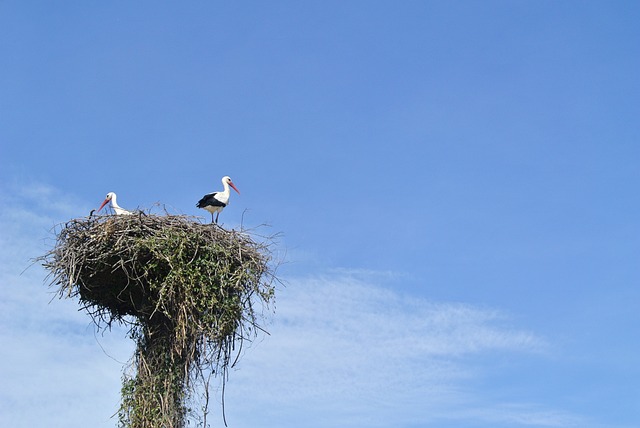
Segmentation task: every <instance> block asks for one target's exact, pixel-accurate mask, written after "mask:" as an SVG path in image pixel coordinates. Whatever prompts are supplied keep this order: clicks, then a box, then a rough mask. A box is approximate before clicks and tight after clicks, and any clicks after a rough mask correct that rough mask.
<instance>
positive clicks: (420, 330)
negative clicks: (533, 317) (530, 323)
mask: <svg viewBox="0 0 640 428" xmlns="http://www.w3.org/2000/svg"><path fill="white" fill-rule="evenodd" d="M359 274H360V273H358V272H356V274H355V275H354V274H353V273H350V272H346V271H342V272H340V273H339V274H333V275H329V276H323V277H306V278H296V279H292V280H290V281H289V283H290V284H289V286H288V287H287V288H286V289H283V290H281V292H280V295H279V298H278V305H277V315H276V317H275V318H274V321H273V324H272V325H271V326H270V332H271V336H269V337H267V338H265V340H264V341H263V342H261V343H259V344H258V345H257V346H254V347H253V348H252V349H251V350H250V351H249V352H247V353H246V355H245V357H244V359H243V360H242V361H241V363H240V369H239V370H238V371H237V372H234V373H232V374H231V379H230V383H229V386H228V390H227V394H228V398H227V414H228V416H229V417H230V418H231V420H233V421H234V423H235V426H238V427H242V426H252V425H255V424H258V423H259V424H260V426H288V425H294V424H297V426H305V427H316V426H318V427H319V426H411V425H413V424H417V425H419V426H424V425H425V424H429V423H434V424H435V425H436V426H444V425H443V423H444V422H445V421H447V420H451V421H454V422H455V421H457V422H456V423H460V422H461V420H466V421H467V422H469V421H472V420H476V421H481V420H485V421H486V420H487V419H489V420H491V422H492V423H494V424H496V426H500V425H501V424H506V425H507V426H514V425H523V426H525V425H534V426H573V425H571V424H570V423H569V422H570V420H571V419H570V418H569V417H568V416H566V415H563V416H562V417H558V413H557V412H555V411H554V410H553V409H550V410H549V411H548V412H545V411H540V410H537V409H536V411H533V410H532V409H531V408H529V407H527V406H524V405H523V406H521V407H517V409H518V410H520V411H516V407H514V406H509V405H508V404H509V403H500V402H497V403H487V401H486V400H484V399H483V398H482V397H481V394H480V392H479V391H474V390H473V388H472V387H470V386H467V384H468V383H473V380H474V379H475V378H476V377H479V376H482V375H483V374H482V373H479V372H478V370H479V369H477V368H474V367H475V366H474V364H473V363H474V359H475V358H482V357H486V356H487V355H491V354H509V353H511V354H513V353H516V354H517V353H520V354H523V353H524V354H542V353H544V351H545V350H546V349H547V347H548V346H549V345H548V344H547V343H546V342H545V340H544V339H543V338H541V337H538V336H537V335H535V334H534V333H532V332H529V331H526V330H525V329H522V328H516V327H513V326H511V325H510V319H509V317H508V316H507V315H505V314H503V313H501V312H500V311H497V310H491V309H485V308H477V307H473V306H470V305H466V304H463V303H436V302H430V301H427V300H424V299H419V298H414V297H412V296H407V295H401V294H399V293H396V292H394V291H392V290H390V289H387V288H384V287H381V286H377V285H375V284H372V283H371V282H370V281H369V279H370V276H369V275H365V278H367V279H366V280H361V279H358V276H359ZM507 407H508V408H509V410H510V411H509V412H505V408H507ZM254 415H255V417H254ZM532 421H533V422H532ZM453 425H455V423H453Z"/></svg>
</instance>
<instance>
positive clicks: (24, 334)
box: [0, 183, 131, 428]
mask: <svg viewBox="0 0 640 428" xmlns="http://www.w3.org/2000/svg"><path fill="white" fill-rule="evenodd" d="M60 194H61V193H60V192H57V191H56V190H55V189H53V188H51V187H50V186H46V185H42V184H37V183H36V184H32V185H21V186H20V185H14V186H12V187H8V186H6V185H4V186H0V196H1V198H2V200H3V201H4V202H5V203H6V205H5V206H4V208H3V210H2V211H1V212H0V284H1V285H2V291H3V298H2V299H0V343H2V346H1V347H0V362H1V364H0V378H1V379H2V382H3V388H2V390H1V391H0V426H7V427H9V426H10V427H33V426H41V425H43V424H44V425H46V426H51V427H78V428H80V427H86V426H95V427H113V426H115V425H116V423H115V420H114V419H112V418H111V415H112V414H113V413H115V411H116V410H117V407H118V404H119V389H120V375H121V367H122V364H121V362H122V361H127V359H128V358H129V355H130V352H131V346H130V343H129V342H128V341H127V340H124V338H123V336H124V332H123V331H121V330H117V329H116V331H114V332H112V333H113V334H106V335H104V336H97V337H95V336H94V332H93V327H92V325H91V323H90V320H89V319H88V318H87V317H86V315H84V314H83V313H80V312H78V306H77V303H76V302H72V301H67V300H57V299H56V300H53V301H52V302H51V299H52V298H53V297H54V295H53V294H51V293H50V292H48V290H47V288H46V286H45V283H44V278H45V276H46V272H45V271H44V269H43V268H42V267H40V266H38V265H32V261H31V260H32V259H33V258H34V257H37V256H40V255H42V254H43V253H44V252H45V251H46V250H47V249H48V248H50V244H51V243H52V241H51V240H52V239H53V235H52V232H51V229H52V228H53V227H54V226H55V225H56V224H57V223H60V222H61V221H62V220H67V219H69V218H71V217H74V216H80V215H82V214H78V213H83V212H84V211H86V210H84V209H81V207H79V204H78V203H77V202H75V201H73V200H72V199H71V198H65V197H61V196H60ZM50 302H51V303H50ZM103 348H104V349H105V351H106V352H108V353H109V354H110V356H111V357H110V356H107V355H106V354H105V352H104V351H103Z"/></svg>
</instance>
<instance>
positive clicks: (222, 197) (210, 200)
mask: <svg viewBox="0 0 640 428" xmlns="http://www.w3.org/2000/svg"><path fill="white" fill-rule="evenodd" d="M222 186H223V187H224V190H223V191H222V192H213V193H208V194H206V195H204V196H203V197H202V199H200V200H199V201H198V203H197V204H196V207H198V208H203V209H205V210H207V211H209V212H210V213H211V223H213V221H214V220H213V214H215V215H216V219H215V222H216V223H218V216H219V215H220V213H221V212H222V210H223V209H224V207H226V206H227V205H229V186H231V187H232V188H233V190H235V191H236V192H237V193H238V195H239V194H240V191H239V190H238V188H237V187H236V186H235V185H234V184H233V181H231V178H230V177H228V176H224V177H222Z"/></svg>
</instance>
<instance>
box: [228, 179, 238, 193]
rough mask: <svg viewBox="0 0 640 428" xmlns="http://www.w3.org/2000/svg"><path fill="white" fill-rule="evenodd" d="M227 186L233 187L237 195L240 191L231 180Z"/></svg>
mask: <svg viewBox="0 0 640 428" xmlns="http://www.w3.org/2000/svg"><path fill="white" fill-rule="evenodd" d="M229 186H231V187H233V190H235V191H236V192H238V195H239V194H240V191H239V190H238V188H237V187H236V186H235V184H233V183H232V182H231V181H230V182H229Z"/></svg>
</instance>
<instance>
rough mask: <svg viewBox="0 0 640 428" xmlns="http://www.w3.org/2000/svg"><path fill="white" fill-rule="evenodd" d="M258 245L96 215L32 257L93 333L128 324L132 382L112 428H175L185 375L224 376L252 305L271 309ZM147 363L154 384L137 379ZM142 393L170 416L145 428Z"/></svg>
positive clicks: (166, 224) (185, 223)
mask: <svg viewBox="0 0 640 428" xmlns="http://www.w3.org/2000/svg"><path fill="white" fill-rule="evenodd" d="M264 241H265V240H261V241H260V242H258V241H256V240H254V239H253V238H252V237H251V236H250V235H248V234H247V233H245V232H242V231H240V232H239V231H233V230H232V231H228V230H225V229H223V228H221V227H219V226H217V225H214V224H202V223H200V222H197V221H194V219H193V218H191V217H187V216H174V215H165V216H157V215H145V214H142V213H137V214H134V215H122V216H99V217H93V218H83V219H75V220H71V221H69V222H67V223H66V224H64V225H63V226H62V228H61V229H60V230H59V232H58V233H57V241H56V244H55V247H54V248H53V249H52V250H51V251H50V252H49V253H47V254H46V255H44V256H43V257H41V258H40V260H41V261H42V263H43V265H44V266H45V267H46V268H47V269H48V270H49V272H50V277H51V278H50V279H51V284H52V286H56V287H57V293H58V295H59V296H60V297H78V298H79V301H80V303H81V305H82V307H83V308H85V309H86V310H87V312H88V313H89V314H90V315H91V316H92V318H93V320H94V322H95V323H96V325H97V326H98V327H99V328H105V327H110V326H111V324H112V322H114V321H119V322H123V323H128V324H129V325H130V326H132V330H131V331H132V333H131V336H132V337H133V338H134V339H136V341H137V345H138V351H137V353H136V355H137V356H136V357H135V360H136V363H135V365H136V367H137V378H136V379H129V384H128V385H127V384H126V382H125V386H124V387H123V394H124V392H125V390H128V391H129V395H128V396H123V408H122V409H121V414H120V420H121V425H122V426H132V427H134V426H135V427H143V426H149V427H151V426H172V427H177V426H182V425H183V424H184V416H185V412H186V407H185V406H184V399H185V397H186V394H185V393H184V392H183V390H184V386H185V385H186V384H188V383H189V382H188V381H189V377H190V375H191V374H192V373H202V370H203V366H209V367H210V368H211V369H212V371H213V372H217V371H218V372H219V371H220V369H222V371H223V372H224V373H226V370H227V367H228V365H229V364H230V362H232V361H234V358H232V354H233V353H234V350H235V352H236V353H239V349H241V346H240V347H236V345H237V344H238V342H240V345H242V341H243V340H245V339H249V338H252V337H253V336H254V335H255V334H256V333H257V330H262V328H261V327H260V325H259V315H260V314H261V312H259V311H258V310H257V306H256V303H258V304H259V305H260V306H259V307H260V308H262V309H264V308H265V307H267V306H268V305H269V304H270V303H272V301H273V299H274V279H275V276H274V271H273V270H272V268H271V267H270V262H271V253H270V250H269V248H270V245H271V243H272V240H271V239H267V240H266V241H267V242H264ZM154 365H155V366H156V368H155V372H157V373H158V376H160V377H156V378H155V379H151V380H150V381H147V380H144V379H142V377H143V376H142V375H143V373H142V367H153V366H154ZM194 368H195V369H197V370H193V369H194ZM205 368H206V367H205ZM153 372H154V370H151V371H148V373H147V374H146V376H147V377H152V378H153V376H154V373H153ZM168 372H171V373H173V375H172V377H171V379H169V378H168V377H167V375H166V373H168ZM162 373H164V374H162ZM162 376H164V378H162ZM158 382H160V383H158ZM163 383H164V384H163ZM145 384H146V385H147V386H144V385H145ZM161 384H163V385H164V386H163V385H161ZM145 388H146V389H148V391H147V392H148V394H149V397H147V398H148V399H149V400H153V398H152V397H151V396H156V395H158V391H164V392H162V394H164V395H166V397H164V398H161V399H160V400H159V401H158V403H165V404H166V402H172V401H173V402H175V403H177V404H176V406H174V408H173V410H171V411H170V412H169V411H167V412H165V413H171V414H167V415H164V414H162V415H160V416H158V417H155V416H154V418H155V420H154V419H153V418H152V417H151V416H150V415H156V414H157V413H158V412H156V410H157V409H155V410H153V409H152V410H149V409H148V408H149V407H151V408H153V407H154V406H155V404H153V403H148V402H145V400H147V398H145V394H147V392H145ZM162 394H160V395H162ZM158 403H156V404H157V405H158V406H160V404H158ZM163 405H164V404H163ZM165 407H166V405H165ZM148 410H149V412H150V413H149V414H146V413H145V412H147V411H148ZM154 412H155V413H154ZM160 413H162V412H160Z"/></svg>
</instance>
